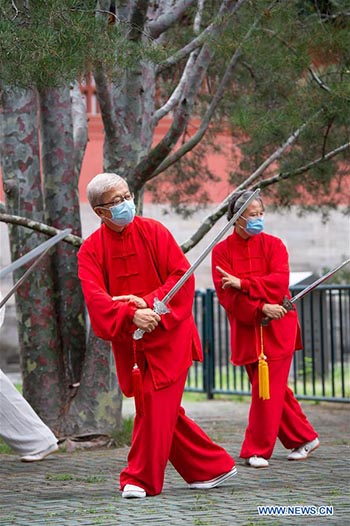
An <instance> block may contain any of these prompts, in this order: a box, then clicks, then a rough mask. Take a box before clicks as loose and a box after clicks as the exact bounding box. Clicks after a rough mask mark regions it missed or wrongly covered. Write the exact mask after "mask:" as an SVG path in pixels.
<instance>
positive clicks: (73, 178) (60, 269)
mask: <svg viewBox="0 0 350 526" xmlns="http://www.w3.org/2000/svg"><path fill="white" fill-rule="evenodd" d="M39 98H40V120H41V123H40V124H41V125H40V133H41V145H42V146H41V154H42V170H43V180H44V197H45V212H46V219H47V223H48V224H49V225H52V226H54V227H56V228H58V229H60V230H63V229H64V228H71V229H72V233H73V234H75V235H78V236H81V224H80V212H79V195H78V177H77V175H76V174H77V172H76V170H75V163H74V140H73V122H72V111H71V97H70V90H69V88H68V87H67V86H66V87H63V88H55V89H54V88H52V89H46V90H41V91H40V93H39ZM76 252H77V251H76V249H75V248H74V247H71V246H70V245H68V244H67V243H60V244H59V245H58V246H57V248H56V250H55V253H54V255H53V267H54V276H55V299H56V302H57V309H56V312H57V319H58V324H59V337H60V344H61V348H62V355H63V359H64V370H65V378H64V379H62V380H64V381H65V386H66V389H67V393H68V392H69V391H68V389H69V386H70V385H72V384H74V383H76V382H78V381H80V374H81V368H82V364H83V360H84V354H85V324H84V307H83V305H84V302H83V296H82V291H81V287H80V283H79V280H78V265H77V258H76Z"/></svg>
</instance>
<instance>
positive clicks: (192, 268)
mask: <svg viewBox="0 0 350 526" xmlns="http://www.w3.org/2000/svg"><path fill="white" fill-rule="evenodd" d="M259 192H260V189H259V188H257V189H256V190H255V192H254V193H253V194H252V195H251V196H250V197H248V199H247V200H246V201H245V202H244V203H243V205H242V206H241V207H240V208H239V210H237V212H236V213H235V214H234V215H233V217H232V218H231V219H230V221H229V222H228V223H227V224H226V225H225V226H224V227H223V228H222V229H221V230H220V232H219V233H218V234H217V235H216V236H215V237H214V239H213V240H212V242H211V243H209V245H208V246H207V247H206V248H205V249H204V251H203V252H202V253H201V254H200V255H199V256H198V258H197V259H196V260H195V262H194V263H192V265H191V266H190V268H189V269H188V270H187V271H186V272H185V274H184V275H183V276H182V277H181V278H180V279H179V281H178V282H177V283H175V285H174V286H173V288H172V289H170V290H169V292H168V293H167V294H166V295H165V296H164V298H163V299H162V303H164V305H166V304H167V303H169V301H170V300H171V299H172V298H173V297H174V296H175V294H176V293H177V291H178V290H180V289H181V287H182V286H183V285H184V283H186V281H187V280H188V279H189V277H190V276H191V275H192V274H193V273H194V271H195V270H196V269H197V268H198V267H199V265H200V264H201V263H202V261H203V260H204V259H205V258H206V257H207V255H208V254H209V253H210V252H211V250H212V249H213V248H214V246H215V245H216V244H217V242H218V241H220V239H221V238H222V237H223V236H224V235H225V234H226V232H227V231H228V230H229V229H230V228H231V226H232V225H233V224H234V223H235V222H236V221H237V219H238V218H239V217H240V216H241V215H242V214H243V212H244V210H245V209H246V208H247V206H248V205H249V204H250V203H251V202H252V201H254V199H256V198H257V197H258V195H259Z"/></svg>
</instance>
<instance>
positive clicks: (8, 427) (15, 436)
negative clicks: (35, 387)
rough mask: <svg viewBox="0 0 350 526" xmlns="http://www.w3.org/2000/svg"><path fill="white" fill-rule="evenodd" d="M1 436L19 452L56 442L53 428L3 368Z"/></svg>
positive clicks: (0, 375) (38, 449) (1, 373)
mask: <svg viewBox="0 0 350 526" xmlns="http://www.w3.org/2000/svg"><path fill="white" fill-rule="evenodd" d="M0 436H1V437H2V438H3V439H4V441H5V442H6V443H7V444H8V445H9V446H10V447H11V448H12V449H13V450H14V451H15V452H16V453H18V454H19V455H21V456H23V455H29V454H34V453H38V452H40V451H43V450H44V449H47V448H48V447H49V446H51V445H53V444H56V443H57V439H56V437H55V435H54V434H53V433H52V431H51V430H50V429H49V427H47V425H46V424H44V422H43V421H42V420H41V419H40V417H39V416H38V415H37V414H36V413H35V411H34V410H33V409H32V407H31V406H30V405H29V404H28V402H27V400H26V399H25V398H23V396H22V395H21V394H20V393H19V392H18V391H17V389H16V388H15V386H14V385H13V384H12V383H11V381H10V380H9V379H8V378H7V376H6V375H5V374H4V373H3V372H2V370H1V369H0Z"/></svg>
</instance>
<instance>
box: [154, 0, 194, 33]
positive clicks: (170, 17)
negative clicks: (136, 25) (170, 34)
mask: <svg viewBox="0 0 350 526" xmlns="http://www.w3.org/2000/svg"><path fill="white" fill-rule="evenodd" d="M195 2H196V0H178V2H177V3H176V4H175V5H174V6H172V8H171V11H169V12H168V13H166V14H161V15H160V16H159V17H158V18H157V19H156V20H154V21H152V22H150V23H149V24H148V30H149V35H150V37H151V38H154V39H156V38H158V37H159V36H160V35H161V34H162V33H164V32H165V31H167V30H168V29H169V28H170V27H172V26H173V25H174V24H175V23H176V22H177V21H178V20H179V18H181V16H182V15H183V13H185V11H186V10H187V9H188V8H189V7H190V6H191V5H192V4H194V3H195Z"/></svg>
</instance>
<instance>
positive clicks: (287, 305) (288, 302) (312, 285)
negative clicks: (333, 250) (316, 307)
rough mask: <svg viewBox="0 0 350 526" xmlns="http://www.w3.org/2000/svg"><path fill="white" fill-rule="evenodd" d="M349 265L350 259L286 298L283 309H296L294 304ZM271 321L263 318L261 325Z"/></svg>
mask: <svg viewBox="0 0 350 526" xmlns="http://www.w3.org/2000/svg"><path fill="white" fill-rule="evenodd" d="M348 263H350V259H346V260H345V261H343V263H340V265H338V266H337V267H334V268H333V269H332V270H330V271H329V272H327V273H326V274H324V275H323V276H321V277H320V278H318V279H317V280H316V281H314V282H313V283H310V285H308V286H307V287H305V289H303V290H301V291H300V292H298V294H296V295H295V296H293V297H292V298H291V299H288V298H287V296H285V297H284V298H283V302H282V307H284V308H285V309H286V310H287V311H290V310H293V309H294V303H296V302H297V301H298V300H300V299H301V298H303V297H304V296H306V295H307V294H309V293H310V292H312V291H313V290H314V289H316V288H317V287H318V286H319V285H321V283H323V282H324V281H326V280H327V279H328V278H330V277H331V276H333V274H335V273H336V272H338V270H340V269H341V268H343V267H344V266H345V265H347V264H348ZM270 321H272V318H267V317H266V318H263V320H262V322H261V323H262V325H268V324H269V322H270Z"/></svg>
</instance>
